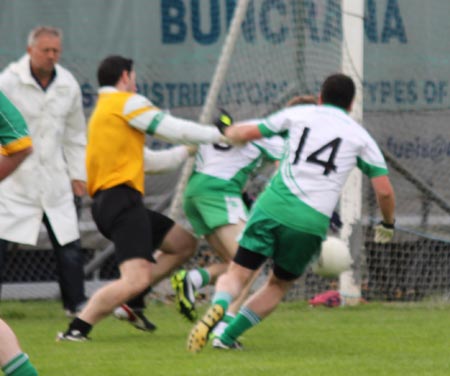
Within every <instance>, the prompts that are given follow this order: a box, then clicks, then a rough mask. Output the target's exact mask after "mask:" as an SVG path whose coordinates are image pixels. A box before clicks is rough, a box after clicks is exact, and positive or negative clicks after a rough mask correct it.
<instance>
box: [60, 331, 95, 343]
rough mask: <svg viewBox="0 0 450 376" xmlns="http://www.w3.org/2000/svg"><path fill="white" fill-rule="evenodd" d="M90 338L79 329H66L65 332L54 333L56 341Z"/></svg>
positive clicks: (80, 340)
mask: <svg viewBox="0 0 450 376" xmlns="http://www.w3.org/2000/svg"><path fill="white" fill-rule="evenodd" d="M89 340H90V338H89V337H88V336H85V335H84V334H83V333H81V332H80V331H79V330H74V329H72V330H68V331H67V332H65V333H63V332H59V333H58V334H57V335H56V342H60V341H72V342H84V341H89Z"/></svg>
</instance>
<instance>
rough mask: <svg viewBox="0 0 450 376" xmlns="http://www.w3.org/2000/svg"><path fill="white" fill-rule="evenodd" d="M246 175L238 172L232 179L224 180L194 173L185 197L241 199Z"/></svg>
mask: <svg viewBox="0 0 450 376" xmlns="http://www.w3.org/2000/svg"><path fill="white" fill-rule="evenodd" d="M247 179H248V174H246V173H243V172H242V170H241V171H239V172H238V173H237V174H236V175H235V176H234V177H233V178H232V179H230V180H225V179H220V178H217V177H215V176H211V175H207V174H203V173H201V172H197V171H194V172H193V173H192V175H191V177H190V179H189V182H188V184H187V186H186V189H185V191H184V196H185V197H195V196H197V197H198V196H223V195H224V194H226V195H227V196H236V197H241V195H242V190H243V188H244V186H245V183H246V182H247Z"/></svg>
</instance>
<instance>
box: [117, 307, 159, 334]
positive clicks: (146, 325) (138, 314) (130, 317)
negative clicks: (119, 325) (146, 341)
mask: <svg viewBox="0 0 450 376" xmlns="http://www.w3.org/2000/svg"><path fill="white" fill-rule="evenodd" d="M114 317H116V318H118V319H119V320H125V321H128V322H129V323H130V324H131V325H133V326H134V327H135V328H137V329H139V330H144V331H146V332H153V331H154V330H156V325H155V324H153V323H152V322H151V321H150V320H149V319H147V317H145V315H144V313H143V312H142V311H138V310H134V309H132V308H131V307H130V306H128V305H126V304H122V305H121V306H120V307H117V308H116V309H115V310H114Z"/></svg>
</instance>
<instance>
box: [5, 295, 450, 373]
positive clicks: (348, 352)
mask: <svg viewBox="0 0 450 376" xmlns="http://www.w3.org/2000/svg"><path fill="white" fill-rule="evenodd" d="M205 308H206V306H202V307H200V310H201V311H202V310H204V309H205ZM148 314H149V316H150V317H151V319H152V321H154V322H155V323H157V325H158V330H157V331H156V332H154V333H145V332H140V331H138V330H136V329H134V328H133V327H131V326H130V325H128V324H127V323H123V322H119V321H117V320H115V319H114V318H108V319H106V320H104V321H102V322H101V323H100V324H98V325H97V326H96V327H95V329H94V330H93V332H92V333H91V336H92V338H93V340H92V341H90V342H88V343H67V342H64V343H56V342H55V341H54V337H55V334H56V332H57V331H61V330H64V329H65V328H66V326H67V323H68V319H66V318H65V317H64V315H63V312H62V309H61V307H60V304H59V302H53V301H51V302H48V301H46V302H42V301H41V302H35V301H31V302H23V303H22V302H2V303H1V305H0V316H1V317H2V318H4V319H5V320H6V321H7V322H8V323H9V324H10V325H11V326H12V328H13V329H14V331H15V332H16V334H17V335H18V337H19V340H20V342H21V345H22V347H23V349H24V350H25V351H26V352H27V353H28V354H29V355H30V357H31V359H32V361H33V363H34V364H35V366H36V368H37V369H38V370H39V372H40V375H45V376H52V375H58V376H64V375H67V376H84V375H86V376H97V375H99V376H103V375H108V376H115V375H133V376H144V375H145V376H156V375H165V376H167V375H177V376H178V375H179V376H183V375H186V376H187V375H189V376H192V375H208V376H220V375H251V376H260V375H282V376H289V375H296V376H297V375H298V376H308V375H333V376H340V375H345V376H349V375H355V376H356V375H357V376H365V375H377V376H380V375H389V376H393V375H401V376H411V375H421V376H423V375H433V376H434V375H446V376H448V375H450V356H449V352H450V305H445V304H436V303H428V304H426V303H421V304H381V303H370V304H367V305H361V306H358V307H341V308H331V309H330V308H309V307H308V306H307V305H306V303H304V302H302V303H283V304H282V305H281V306H280V307H279V308H278V310H277V311H276V312H274V313H273V314H272V316H270V317H269V318H268V319H267V320H265V321H263V322H262V323H261V324H260V325H259V326H258V327H255V328H253V329H252V330H250V331H249V332H247V333H245V335H244V337H243V338H242V342H243V343H244V346H245V350H244V351H241V352H239V351H219V350H214V349H212V348H210V346H208V347H206V348H205V349H204V351H203V352H201V353H200V354H196V355H194V354H190V353H188V352H187V351H186V349H185V342H186V337H187V333H188V332H189V330H190V328H191V324H190V323H188V322H187V321H184V320H183V319H182V318H181V317H179V316H178V314H177V313H176V312H175V309H174V306H173V305H164V304H161V303H156V302H155V303H153V302H152V303H151V304H150V306H149V308H148Z"/></svg>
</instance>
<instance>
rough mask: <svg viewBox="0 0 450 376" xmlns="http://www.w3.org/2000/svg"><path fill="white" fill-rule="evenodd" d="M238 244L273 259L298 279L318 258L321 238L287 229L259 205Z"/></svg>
mask: <svg viewBox="0 0 450 376" xmlns="http://www.w3.org/2000/svg"><path fill="white" fill-rule="evenodd" d="M239 244H240V245H241V246H242V247H244V248H246V249H248V250H250V251H252V252H255V253H259V254H261V255H264V256H266V257H269V258H272V259H273V261H274V263H275V265H277V266H279V267H280V268H282V269H284V270H286V271H288V272H290V273H292V274H293V275H295V276H297V277H299V276H301V275H302V274H303V273H304V271H305V270H306V268H307V267H308V266H309V265H310V264H311V263H312V262H314V261H315V260H316V259H317V258H318V257H319V255H320V247H321V244H322V238H321V237H320V236H317V235H313V234H309V233H306V232H303V231H299V230H296V229H293V228H290V227H287V226H285V225H283V224H281V223H280V222H278V221H276V220H275V219H273V218H272V217H270V216H268V215H267V214H266V213H265V212H264V211H263V210H261V209H260V208H258V206H256V207H254V208H253V211H252V213H251V215H250V218H249V219H248V222H247V224H246V226H245V229H244V232H243V233H242V236H241V238H240V239H239Z"/></svg>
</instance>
